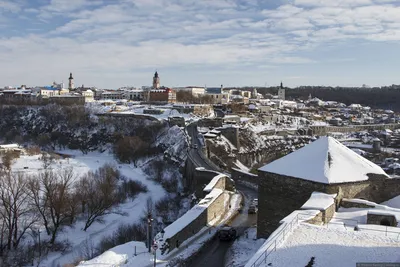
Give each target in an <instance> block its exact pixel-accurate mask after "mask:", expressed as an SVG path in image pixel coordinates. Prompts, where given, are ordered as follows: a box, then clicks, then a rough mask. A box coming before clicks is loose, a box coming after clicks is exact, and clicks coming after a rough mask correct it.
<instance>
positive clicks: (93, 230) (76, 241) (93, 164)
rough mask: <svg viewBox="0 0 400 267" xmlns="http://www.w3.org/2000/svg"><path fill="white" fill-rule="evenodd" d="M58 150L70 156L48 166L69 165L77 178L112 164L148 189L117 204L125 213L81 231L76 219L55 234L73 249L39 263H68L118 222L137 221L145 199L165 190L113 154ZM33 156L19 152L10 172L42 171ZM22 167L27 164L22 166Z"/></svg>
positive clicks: (143, 207) (55, 264)
mask: <svg viewBox="0 0 400 267" xmlns="http://www.w3.org/2000/svg"><path fill="white" fill-rule="evenodd" d="M60 153H63V154H68V155H71V156H73V157H72V158H67V159H57V160H55V162H54V163H53V164H52V165H51V166H50V168H53V169H57V168H66V167H72V168H73V170H74V172H75V174H76V176H77V179H79V176H80V175H83V174H85V173H87V172H88V171H89V170H96V169H98V168H99V167H101V166H103V165H104V164H106V163H111V164H115V165H116V166H117V168H118V169H119V171H120V172H121V174H122V175H124V176H126V177H127V178H128V179H131V180H136V181H140V182H142V183H143V184H145V185H146V186H147V189H148V192H147V193H141V194H139V195H138V196H137V197H136V198H135V199H134V200H133V201H132V202H130V201H128V202H126V203H124V204H122V205H120V207H119V211H120V212H121V214H122V213H124V215H120V214H110V215H107V216H106V217H105V218H104V223H99V222H95V223H93V225H92V226H90V227H89V228H88V229H87V231H86V232H85V231H83V230H82V229H83V227H84V222H82V221H78V222H77V223H75V224H74V226H73V227H72V228H69V227H66V228H64V230H63V231H62V232H61V233H60V234H59V235H58V236H57V240H65V239H68V240H69V241H70V242H71V244H72V250H71V251H70V252H67V253H65V254H63V255H61V254H60V253H50V254H49V255H48V257H47V259H46V260H45V261H44V262H42V263H41V265H40V266H57V264H60V265H61V266H62V265H63V264H67V263H71V262H72V261H74V260H75V259H76V258H78V257H79V256H80V250H82V246H83V245H85V243H88V242H89V243H91V244H95V245H96V244H98V242H99V241H100V240H101V239H102V238H103V237H105V236H109V235H111V234H112V233H113V232H114V231H115V230H117V228H118V227H119V226H120V225H121V224H132V223H135V222H136V221H138V220H139V218H140V217H141V216H142V215H143V212H144V210H145V206H146V200H147V198H148V197H151V198H152V200H153V201H154V202H156V201H158V200H160V199H161V198H162V197H164V196H165V191H164V189H163V188H162V187H161V186H160V185H158V184H156V183H154V182H153V181H151V180H148V179H147V176H146V175H145V174H144V173H143V172H142V170H141V169H140V168H134V167H133V165H131V164H118V162H117V161H116V160H115V159H114V156H113V155H112V154H109V153H107V152H105V153H99V152H90V153H88V154H87V155H83V154H82V153H81V152H80V151H75V150H64V151H60ZM39 157H40V156H38V155H36V156H25V155H22V156H21V157H20V158H19V159H17V160H16V161H15V163H14V164H13V165H12V170H13V171H21V172H25V173H28V174H33V173H37V172H39V171H41V170H42V168H43V166H42V162H41V161H40V160H39ZM24 167H28V169H25V168H24ZM41 236H42V240H43V239H45V238H46V234H45V233H44V232H42V234H41Z"/></svg>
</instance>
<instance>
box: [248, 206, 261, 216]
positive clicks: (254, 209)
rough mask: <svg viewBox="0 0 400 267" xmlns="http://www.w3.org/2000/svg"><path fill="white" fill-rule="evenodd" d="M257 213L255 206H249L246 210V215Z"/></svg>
mask: <svg viewBox="0 0 400 267" xmlns="http://www.w3.org/2000/svg"><path fill="white" fill-rule="evenodd" d="M257 212H258V208H257V206H256V205H250V207H249V209H248V210H247V213H248V214H256V213H257Z"/></svg>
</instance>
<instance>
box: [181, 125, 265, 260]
mask: <svg viewBox="0 0 400 267" xmlns="http://www.w3.org/2000/svg"><path fill="white" fill-rule="evenodd" d="M186 129H187V132H188V135H189V136H190V137H191V140H192V141H191V142H192V145H191V149H190V150H189V151H188V153H189V157H190V158H191V159H192V160H193V161H194V163H195V164H196V166H198V167H204V168H206V169H210V170H214V171H221V170H220V169H219V168H218V167H217V166H216V165H215V164H213V163H212V162H210V161H209V160H207V159H205V156H204V155H203V154H202V152H201V149H194V148H193V145H194V144H196V145H197V146H198V148H200V147H201V144H200V141H199V140H198V138H197V136H198V131H197V125H195V124H191V125H189V126H188V127H187V128H186ZM236 189H237V190H239V191H240V192H241V193H242V195H243V196H244V207H243V210H242V212H241V213H240V214H239V215H238V216H237V217H236V218H235V219H234V220H233V221H232V222H231V223H230V225H231V226H233V227H235V229H237V232H238V234H239V235H242V234H243V232H244V231H245V230H246V229H247V228H249V227H250V226H254V225H255V224H256V223H257V215H254V214H250V215H249V214H247V209H248V207H249V204H250V202H251V201H252V200H253V199H255V198H257V195H258V193H257V191H256V190H254V189H252V188H248V187H246V186H243V185H240V184H236ZM231 245H232V242H220V241H219V240H216V241H215V242H214V243H212V244H211V245H210V246H208V247H206V248H205V249H204V250H203V251H202V252H201V253H200V254H199V256H198V257H197V259H195V260H194V263H193V264H191V267H223V266H224V262H225V255H226V253H227V251H228V249H229V248H230V246H231Z"/></svg>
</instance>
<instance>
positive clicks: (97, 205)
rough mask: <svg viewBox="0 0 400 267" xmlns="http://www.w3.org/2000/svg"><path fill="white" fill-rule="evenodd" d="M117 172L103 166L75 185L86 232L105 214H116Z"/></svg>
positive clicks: (107, 166)
mask: <svg viewBox="0 0 400 267" xmlns="http://www.w3.org/2000/svg"><path fill="white" fill-rule="evenodd" d="M119 176H120V173H119V171H118V170H117V169H116V168H114V167H112V166H110V165H104V166H103V167H100V168H99V169H98V170H97V171H95V172H88V173H87V174H86V175H85V176H84V177H83V178H82V179H81V180H80V181H79V183H77V187H76V190H77V194H78V195H79V199H80V200H81V201H82V203H83V204H82V206H83V209H82V211H83V214H84V216H85V219H86V222H85V227H84V228H83V230H84V231H86V230H87V229H88V228H89V227H90V226H91V225H92V224H93V223H94V222H95V221H101V220H102V217H103V216H104V215H107V214H111V213H116V210H114V207H115V206H116V205H118V204H119V203H120V198H119V194H118V193H119V190H118V179H119Z"/></svg>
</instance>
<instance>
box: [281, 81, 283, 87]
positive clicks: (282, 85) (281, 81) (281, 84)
mask: <svg viewBox="0 0 400 267" xmlns="http://www.w3.org/2000/svg"><path fill="white" fill-rule="evenodd" d="M281 89H283V83H282V81H281Z"/></svg>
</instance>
